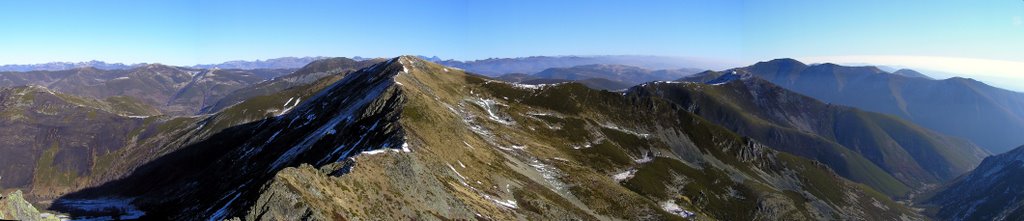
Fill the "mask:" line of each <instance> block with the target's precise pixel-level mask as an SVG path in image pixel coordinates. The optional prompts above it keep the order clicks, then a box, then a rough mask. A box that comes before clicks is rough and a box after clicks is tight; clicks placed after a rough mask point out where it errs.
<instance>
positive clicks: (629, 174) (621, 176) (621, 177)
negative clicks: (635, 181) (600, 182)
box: [612, 169, 636, 182]
mask: <svg viewBox="0 0 1024 221" xmlns="http://www.w3.org/2000/svg"><path fill="white" fill-rule="evenodd" d="M633 176H636V169H629V170H626V171H623V172H621V173H617V174H615V175H612V179H615V181H616V182H622V181H626V180H629V179H632V178H633Z"/></svg>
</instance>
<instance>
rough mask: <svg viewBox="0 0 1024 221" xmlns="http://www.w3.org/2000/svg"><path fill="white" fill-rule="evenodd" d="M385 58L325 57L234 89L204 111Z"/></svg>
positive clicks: (227, 105) (361, 66) (215, 110)
mask: <svg viewBox="0 0 1024 221" xmlns="http://www.w3.org/2000/svg"><path fill="white" fill-rule="evenodd" d="M383 60H384V59H371V60H364V61H355V60H352V59H348V58H325V59H321V60H316V61H313V62H310V63H309V64H307V65H305V66H303V67H302V68H300V69H299V70H296V71H295V72H292V73H291V74H288V75H285V76H280V77H276V78H273V79H271V80H268V81H264V82H260V83H258V84H256V85H253V86H249V87H246V88H242V89H238V90H235V91H232V92H231V93H229V94H227V95H225V96H224V97H223V98H221V99H219V100H218V101H217V103H215V104H213V105H210V106H206V107H204V109H203V112H205V113H216V112H217V111H220V110H222V109H224V108H226V107H229V106H231V105H235V104H237V103H239V102H242V101H245V100H247V99H249V98H252V97H256V96H261V95H268V94H274V93H277V92H280V91H283V90H285V89H288V88H292V87H296V86H302V85H306V84H309V83H312V82H314V81H317V80H320V79H321V78H324V77H327V76H331V75H341V76H344V74H347V73H349V72H352V71H355V70H359V69H361V68H364V67H368V66H370V65H373V64H376V63H379V62H382V61H383Z"/></svg>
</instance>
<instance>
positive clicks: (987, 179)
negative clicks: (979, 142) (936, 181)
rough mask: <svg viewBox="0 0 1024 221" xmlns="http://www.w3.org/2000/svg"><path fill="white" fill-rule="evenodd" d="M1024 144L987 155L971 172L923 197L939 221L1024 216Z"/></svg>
mask: <svg viewBox="0 0 1024 221" xmlns="http://www.w3.org/2000/svg"><path fill="white" fill-rule="evenodd" d="M1022 182H1024V147H1018V148H1017V149H1014V150H1012V151H1010V152H1006V153H1003V154H999V155H996V156H992V157H989V158H985V161H983V162H982V163H981V165H979V166H978V168H977V169H975V170H974V171H972V172H971V173H969V174H967V175H964V176H962V177H960V178H957V179H956V180H955V181H954V182H952V183H950V184H948V185H945V186H943V187H941V188H939V189H937V190H935V191H933V192H932V193H930V194H928V195H925V196H923V197H921V198H920V201H922V202H923V204H924V206H926V207H929V210H928V213H929V214H930V215H933V216H935V217H936V218H937V219H938V220H1022V219H1024V201H1021V200H1020V199H1021V198H1024V186H1021V183H1022Z"/></svg>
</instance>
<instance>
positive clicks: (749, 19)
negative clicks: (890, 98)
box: [0, 0, 1024, 65]
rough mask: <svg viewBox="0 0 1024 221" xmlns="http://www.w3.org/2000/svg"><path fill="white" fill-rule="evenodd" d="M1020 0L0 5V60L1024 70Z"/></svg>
mask: <svg viewBox="0 0 1024 221" xmlns="http://www.w3.org/2000/svg"><path fill="white" fill-rule="evenodd" d="M1021 16H1024V1H1021V0H992V1H983V2H982V1H944V2H933V1H927V2H926V1H899V2H893V1H717V0H708V1H554V0H549V1H487V0H481V1H402V0H392V1H275V2H261V1H198V0H196V1H0V29H2V30H3V32H2V33H0V64H21V63H42V62H50V61H87V60H103V61H109V62H125V63H137V62H160V63H166V64H174V65H191V64H197V63H219V62H223V61H228V60H253V59H267V58H275V57H282V56H364V57H377V56H381V57H386V56H396V55H401V54H422V55H437V56H440V57H442V58H454V59H460V60H467V59H483V58H489V57H518V56H531V55H613V54H635V55H669V56H691V57H705V58H713V59H726V60H734V61H738V62H741V63H749V62H754V61H758V60H766V59H771V58H777V57H797V58H800V57H821V56H846V55H911V56H948V57H970V58H981V59H998V60H1011V61H1024V42H1022V41H1024V28H1022V27H1021V26H1022V25H1021Z"/></svg>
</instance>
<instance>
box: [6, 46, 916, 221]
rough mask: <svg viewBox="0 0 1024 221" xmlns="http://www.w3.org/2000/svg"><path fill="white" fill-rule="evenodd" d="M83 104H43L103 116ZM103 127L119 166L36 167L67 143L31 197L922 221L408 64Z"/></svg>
mask: <svg viewBox="0 0 1024 221" xmlns="http://www.w3.org/2000/svg"><path fill="white" fill-rule="evenodd" d="M341 63H343V62H339V63H335V65H338V66H339V67H340V66H343V65H340V64H341ZM304 69H314V68H311V67H309V68H304ZM334 69H337V68H328V70H334ZM307 73H316V72H307ZM33 88H35V89H33ZM21 90H30V91H32V90H34V91H36V92H33V93H34V95H35V96H30V97H31V98H32V99H43V97H47V96H49V95H50V94H51V93H52V94H53V96H51V97H54V98H46V100H45V101H46V102H43V101H39V102H32V104H38V105H37V106H30V107H36V108H33V109H27V110H20V109H16V110H18V111H16V112H18V113H21V114H22V115H25V117H19V118H18V119H37V118H39V119H44V118H45V117H46V116H61V115H64V114H70V113H52V112H48V111H54V110H49V109H47V107H50V106H52V105H45V104H49V103H53V102H57V103H59V102H61V101H62V100H73V99H81V100H88V99H87V98H80V97H75V96H71V95H61V93H60V92H53V91H47V90H44V89H42V88H39V87H23V88H22V89H21ZM25 94H29V93H25ZM40 96H42V97H40ZM20 97H25V95H22V96H20ZM21 99H22V100H25V99H28V98H21ZM89 101H90V102H88V103H100V102H98V101H92V100H89ZM23 103H27V101H20V102H18V103H17V104H19V105H14V106H22V105H20V104H23ZM65 106H67V105H65ZM85 108H87V107H82V108H58V109H57V110H63V111H79V112H86V113H112V112H116V111H115V110H111V109H104V108H102V107H95V108H91V109H85ZM86 110H88V111H86ZM27 113H32V114H31V115H29V114H27ZM105 116H107V117H108V118H114V119H122V120H129V122H134V123H133V124H137V125H139V126H138V127H136V128H138V129H130V128H129V129H126V130H129V131H132V132H127V133H115V134H125V136H126V137H117V138H107V139H102V140H127V141H130V142H129V144H127V145H125V146H124V147H120V148H112V149H109V150H105V151H93V152H96V153H105V154H101V155H99V156H101V157H100V158H103V156H117V159H118V160H116V161H104V160H85V161H83V162H86V163H87V164H86V165H89V166H86V167H85V168H95V170H89V171H85V172H83V171H74V170H70V169H71V168H81V167H74V166H60V165H62V162H64V161H62V160H56V161H50V159H51V158H49V156H51V155H54V156H56V155H62V154H59V153H60V152H68V151H73V150H80V149H82V147H75V146H69V145H67V144H71V143H80V142H61V143H58V144H55V145H51V147H50V148H49V151H42V153H41V157H39V159H42V160H40V161H39V162H36V163H35V164H36V165H39V166H37V167H38V168H47V169H45V170H32V171H53V172H54V173H56V174H68V175H64V176H66V177H70V178H72V179H71V180H75V181H78V182H76V183H75V184H73V185H72V184H68V185H63V186H64V187H65V188H67V189H68V191H70V192H71V193H68V194H59V193H63V191H59V192H57V193H58V195H60V197H57V198H55V199H54V198H51V197H52V196H53V195H39V196H37V197H38V198H36V199H35V200H45V199H53V201H52V202H53V203H52V205H50V206H48V207H47V208H49V209H51V210H56V211H62V212H66V213H69V214H71V215H72V216H73V217H99V218H102V217H107V218H118V217H120V218H143V219H153V218H157V219H164V218H170V219H225V218H230V217H238V218H244V219H275V220H281V219H285V220H292V219H315V220H324V219H340V218H345V217H361V216H373V217H378V218H382V219H402V218H415V217H420V218H426V217H433V218H438V219H498V220H507V219H664V220H682V219H687V218H694V217H703V218H702V219H708V218H710V219H731V220H748V219H755V218H756V217H762V218H767V219H797V220H808V219H886V220H888V219H920V218H922V217H921V216H920V215H918V214H917V213H916V212H914V211H913V210H911V209H910V208H907V207H905V206H903V205H901V204H899V203H896V202H894V201H892V200H891V199H890V198H889V197H886V196H885V195H883V194H880V193H878V192H877V191H875V190H874V189H873V188H871V187H868V186H865V185H860V184H857V183H855V182H852V181H849V180H847V179H845V178H843V177H842V176H839V175H837V174H835V173H834V172H832V170H831V169H830V168H829V167H828V166H826V165H824V164H820V163H817V162H815V161H811V160H806V159H803V158H801V157H798V156H796V155H792V154H788V153H785V152H779V151H775V150H774V149H775V148H772V147H769V146H767V145H765V144H762V143H760V142H759V141H757V140H755V139H751V138H747V137H743V136H740V135H738V134H735V133H733V132H731V131H730V130H728V129H727V128H724V127H720V126H718V125H716V124H714V123H712V122H710V121H707V120H704V119H703V118H702V117H700V116H698V115H695V114H693V113H691V112H688V111H687V110H686V109H685V108H682V107H681V106H679V105H676V104H675V103H673V102H669V101H667V100H665V99H663V98H660V97H657V96H642V95H629V96H627V95H624V94H621V93H613V92H603V91H597V90H593V89H590V88H587V87H585V86H583V85H580V84H575V83H569V84H559V85H554V86H533V85H522V84H511V83H504V82H500V81H494V80H490V79H488V78H486V77H482V76H478V75H474V74H470V73H465V72H463V71H461V70H459V69H455V68H449V67H445V66H441V65H438V64H433V63H430V62H428V61H424V60H421V59H418V58H415V57H411V56H403V57H399V58H394V59H390V60H386V61H381V62H378V63H375V64H373V65H371V66H368V67H364V68H361V69H358V70H357V71H351V72H337V73H335V74H330V75H327V76H325V77H322V78H320V79H319V80H317V81H314V82H312V83H308V84H303V85H298V86H294V87H290V88H288V89H285V90H277V91H274V90H268V91H267V93H263V94H262V95H258V96H252V97H250V98H249V99H246V100H244V101H242V102H240V103H237V104H234V105H230V106H228V107H226V108H223V109H220V110H218V111H216V112H213V113H210V114H208V115H200V116H184V117H171V116H158V117H147V118H136V117H131V116H122V115H118V114H105ZM132 120H134V121H132ZM54 122H56V123H70V122H62V121H54ZM107 122H109V123H114V124H128V123H119V122H118V121H107ZM33 123H38V122H33V121H25V122H24V123H22V124H27V125H33ZM38 125H44V124H38ZM101 131H102V130H101ZM43 134H45V133H43ZM553 134H557V135H558V136H552V135H553ZM66 136H71V135H62V136H55V137H59V138H60V139H70V138H65V137H66ZM85 137H87V138H88V137H91V136H85ZM780 149H781V148H780ZM53 152H57V153H58V154H53ZM98 162H107V163H103V164H98ZM51 165H56V166H51ZM47 177H59V176H57V175H48V176H47ZM76 177H77V178H76ZM52 182H53V181H52V179H51V180H37V181H35V182H34V185H38V186H47V185H48V184H50V183H52ZM5 186H6V185H5ZM51 186H58V185H51ZM837 187H838V188H837ZM340 199H349V200H340ZM97 204H99V205H104V208H103V209H97V208H96V206H93V205H97ZM396 204H397V205H402V206H401V207H395V206H383V205H396Z"/></svg>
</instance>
